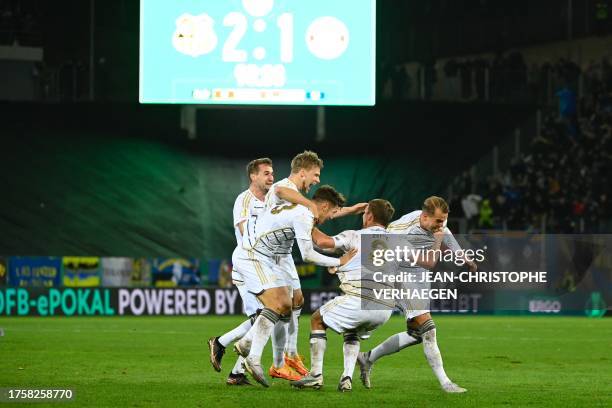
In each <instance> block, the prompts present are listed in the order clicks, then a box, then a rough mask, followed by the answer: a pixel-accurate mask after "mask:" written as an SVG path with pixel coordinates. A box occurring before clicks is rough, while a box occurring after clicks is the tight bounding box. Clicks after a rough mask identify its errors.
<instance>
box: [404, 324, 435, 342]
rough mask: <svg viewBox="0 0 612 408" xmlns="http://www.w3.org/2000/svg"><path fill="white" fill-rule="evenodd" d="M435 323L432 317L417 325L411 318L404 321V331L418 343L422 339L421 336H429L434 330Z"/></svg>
mask: <svg viewBox="0 0 612 408" xmlns="http://www.w3.org/2000/svg"><path fill="white" fill-rule="evenodd" d="M435 328H436V325H435V323H434V321H433V320H432V319H429V320H426V321H425V322H423V324H421V325H418V324H416V322H414V321H413V320H409V321H407V322H406V332H407V333H408V334H409V335H410V336H412V337H414V338H415V339H416V340H417V341H418V342H419V343H421V342H422V341H423V336H427V337H431V336H432V335H433V334H434V333H435V331H433V330H434V329H435Z"/></svg>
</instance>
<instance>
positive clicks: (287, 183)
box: [265, 178, 299, 209]
mask: <svg viewBox="0 0 612 408" xmlns="http://www.w3.org/2000/svg"><path fill="white" fill-rule="evenodd" d="M276 187H287V188H290V189H292V190H295V191H298V192H299V190H298V188H297V186H296V185H295V184H294V183H293V181H291V180H289V179H288V178H284V179H282V180H280V181H277V182H276V183H274V184H272V187H270V190H269V191H268V194H266V198H265V205H266V209H268V208H272V207H276V206H277V205H283V204H291V203H289V201H286V200H281V199H280V198H278V196H277V195H276Z"/></svg>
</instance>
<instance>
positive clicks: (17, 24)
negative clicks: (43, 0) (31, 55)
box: [0, 0, 42, 47]
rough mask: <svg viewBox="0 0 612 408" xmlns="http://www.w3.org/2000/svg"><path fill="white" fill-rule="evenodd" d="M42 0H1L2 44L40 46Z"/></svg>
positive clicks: (0, 34)
mask: <svg viewBox="0 0 612 408" xmlns="http://www.w3.org/2000/svg"><path fill="white" fill-rule="evenodd" d="M41 10H42V9H41V7H40V0H26V1H24V0H0V45H5V46H6V45H12V46H19V45H21V46H30V47H31V46H40V45H42V30H41V26H40V13H41Z"/></svg>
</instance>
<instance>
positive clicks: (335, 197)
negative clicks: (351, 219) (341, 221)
mask: <svg viewBox="0 0 612 408" xmlns="http://www.w3.org/2000/svg"><path fill="white" fill-rule="evenodd" d="M312 201H314V202H315V204H316V206H317V209H318V210H319V224H322V223H324V222H325V221H326V220H328V219H329V218H330V217H331V216H332V215H334V214H335V213H336V211H338V209H340V207H342V206H343V205H344V203H346V199H345V198H344V196H343V195H342V194H340V193H339V192H337V191H336V189H335V188H333V187H332V186H328V185H324V186H321V187H319V188H318V189H317V191H315V193H314V195H313V196H312Z"/></svg>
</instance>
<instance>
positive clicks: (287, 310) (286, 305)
mask: <svg viewBox="0 0 612 408" xmlns="http://www.w3.org/2000/svg"><path fill="white" fill-rule="evenodd" d="M277 310H278V313H279V314H280V315H281V316H289V315H290V314H291V302H283V301H280V302H279V303H278V307H277Z"/></svg>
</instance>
